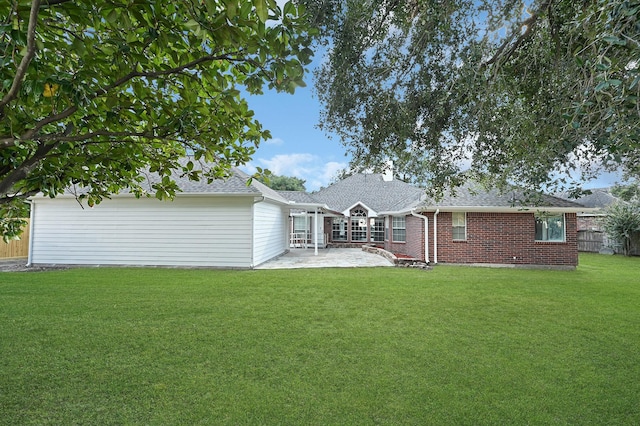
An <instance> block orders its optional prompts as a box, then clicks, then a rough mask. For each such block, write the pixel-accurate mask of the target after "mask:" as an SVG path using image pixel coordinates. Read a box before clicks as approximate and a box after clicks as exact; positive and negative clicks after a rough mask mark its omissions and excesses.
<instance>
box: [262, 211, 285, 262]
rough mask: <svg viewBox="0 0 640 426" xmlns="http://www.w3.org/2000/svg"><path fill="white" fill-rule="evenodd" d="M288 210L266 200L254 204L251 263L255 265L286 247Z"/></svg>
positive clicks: (279, 252) (274, 255) (279, 253)
mask: <svg viewBox="0 0 640 426" xmlns="http://www.w3.org/2000/svg"><path fill="white" fill-rule="evenodd" d="M287 220H288V210H286V211H285V209H283V208H282V207H281V206H278V205H275V204H271V203H268V202H266V201H265V202H261V203H256V204H255V205H254V228H253V247H254V252H253V264H254V266H257V265H259V264H261V263H264V262H266V261H267V260H269V259H272V258H274V257H276V256H279V255H281V254H282V253H284V251H285V250H286V249H287Z"/></svg>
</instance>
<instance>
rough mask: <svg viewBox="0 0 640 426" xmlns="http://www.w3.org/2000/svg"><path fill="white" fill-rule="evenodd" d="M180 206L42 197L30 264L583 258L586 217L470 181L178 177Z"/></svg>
mask: <svg viewBox="0 0 640 426" xmlns="http://www.w3.org/2000/svg"><path fill="white" fill-rule="evenodd" d="M176 179H177V183H178V185H179V186H180V188H181V189H182V192H181V193H179V194H178V195H176V197H175V199H174V200H173V201H171V202H170V201H159V200H156V199H152V198H140V199H138V198H135V197H134V196H133V195H131V194H127V193H123V194H118V195H115V196H113V197H112V199H109V200H104V201H103V202H102V203H100V204H99V205H96V206H94V207H92V208H88V207H84V208H83V207H82V206H80V204H79V203H78V202H77V200H76V199H75V196H74V195H73V194H65V195H61V196H59V197H58V198H55V199H50V198H45V197H42V196H37V197H33V198H32V199H31V206H32V207H31V241H30V252H29V263H30V264H85V265H158V266H202V267H220V268H253V267H255V266H257V265H259V264H261V263H263V262H266V261H268V260H269V259H272V258H274V257H277V256H280V255H282V254H283V253H285V252H286V251H287V250H290V249H293V248H297V247H306V248H309V247H311V248H314V249H315V250H316V251H317V250H318V249H319V248H323V247H361V246H362V245H363V244H375V245H377V246H379V247H383V248H384V249H386V250H387V251H390V252H393V253H403V254H405V255H407V256H411V257H414V258H416V259H419V260H422V261H426V262H429V263H462V264H507V265H542V266H548V267H559V268H572V267H575V266H576V265H577V263H578V252H577V242H576V213H577V212H579V211H584V210H585V208H584V207H582V206H580V205H578V204H576V203H573V202H571V201H567V200H562V199H560V198H555V197H550V196H543V197H542V199H541V200H542V202H541V203H540V204H538V205H536V206H522V205H520V204H519V203H518V202H517V200H518V199H519V198H520V197H521V194H519V193H517V192H516V191H512V192H510V193H508V194H504V195H501V194H499V193H497V192H495V191H488V192H487V191H483V190H481V189H480V188H477V187H473V186H467V187H464V188H461V189H459V190H458V191H457V192H456V194H455V195H454V194H447V195H446V196H445V197H444V198H442V199H441V200H438V201H436V200H431V199H429V198H426V197H425V195H424V191H423V190H422V189H420V188H417V187H414V186H412V185H410V184H408V183H405V182H402V181H400V180H397V179H394V178H393V174H392V173H391V172H387V173H384V174H354V175H352V176H350V177H348V178H346V179H343V180H341V181H339V182H337V183H335V184H333V185H331V186H329V187H327V188H324V189H322V190H320V191H318V192H314V193H306V192H295V191H294V192H290V191H281V192H277V191H273V190H271V189H270V188H268V187H266V186H265V185H263V184H261V183H260V182H257V181H255V180H253V181H251V182H250V183H249V184H247V181H248V176H247V175H245V174H244V173H242V172H241V171H239V170H237V169H234V170H233V173H232V176H231V177H230V178H229V179H226V180H216V181H214V182H212V183H211V184H207V183H206V182H193V181H189V180H187V179H183V178H179V177H178V178H176Z"/></svg>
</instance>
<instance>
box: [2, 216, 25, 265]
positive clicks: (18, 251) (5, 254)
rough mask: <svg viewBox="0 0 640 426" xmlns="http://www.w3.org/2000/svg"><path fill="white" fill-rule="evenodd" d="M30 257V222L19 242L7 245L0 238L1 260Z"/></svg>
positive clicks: (15, 241) (10, 242)
mask: <svg viewBox="0 0 640 426" xmlns="http://www.w3.org/2000/svg"><path fill="white" fill-rule="evenodd" d="M28 255H29V220H27V225H26V226H25V228H24V230H23V231H22V235H21V236H20V239H19V240H13V241H9V243H5V242H4V241H3V240H2V238H0V259H4V258H10V257H27V256H28Z"/></svg>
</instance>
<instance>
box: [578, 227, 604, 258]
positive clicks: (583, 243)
mask: <svg viewBox="0 0 640 426" xmlns="http://www.w3.org/2000/svg"><path fill="white" fill-rule="evenodd" d="M603 243H604V233H603V232H600V231H578V251H586V252H591V253H598V252H599V251H600V249H601V248H602V245H603Z"/></svg>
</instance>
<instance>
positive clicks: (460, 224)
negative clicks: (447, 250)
mask: <svg viewBox="0 0 640 426" xmlns="http://www.w3.org/2000/svg"><path fill="white" fill-rule="evenodd" d="M452 224H453V239H454V240H458V241H464V240H466V239H467V214H466V213H465V212H453V213H452Z"/></svg>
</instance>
